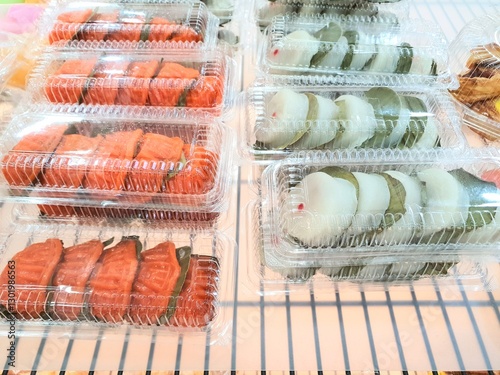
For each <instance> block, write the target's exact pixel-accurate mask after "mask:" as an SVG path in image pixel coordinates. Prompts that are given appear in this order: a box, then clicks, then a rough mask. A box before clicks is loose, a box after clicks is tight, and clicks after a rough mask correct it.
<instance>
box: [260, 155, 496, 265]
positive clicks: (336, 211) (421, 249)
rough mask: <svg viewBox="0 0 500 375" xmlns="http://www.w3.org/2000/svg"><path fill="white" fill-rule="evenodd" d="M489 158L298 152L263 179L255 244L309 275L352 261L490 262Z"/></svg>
mask: <svg viewBox="0 0 500 375" xmlns="http://www.w3.org/2000/svg"><path fill="white" fill-rule="evenodd" d="M498 156H499V154H498V151H497V150H491V149H489V150H488V149H485V150H482V151H476V152H473V151H466V152H464V151H460V150H430V151H419V152H405V151H399V150H396V151H392V152H386V151H383V150H366V151H357V152H342V153H340V152H339V153H330V152H309V153H298V154H297V155H294V156H293V157H291V158H289V159H285V160H283V161H280V162H276V163H274V164H272V165H271V166H269V167H268V168H267V169H266V170H265V171H264V173H263V175H262V196H263V203H262V223H263V224H262V225H263V228H264V229H263V241H264V246H265V247H266V245H267V244H271V245H270V246H272V249H273V251H274V252H275V254H274V257H275V258H276V259H281V260H285V261H290V262H295V265H299V264H300V265H302V267H308V268H309V267H333V266H337V265H339V264H342V262H352V260H353V259H354V258H355V259H357V260H359V261H364V260H365V259H372V258H378V257H392V256H411V257H415V258H416V259H421V260H422V261H426V259H427V257H432V256H434V255H439V256H440V257H441V259H445V258H446V257H449V258H450V259H451V260H454V259H455V258H456V257H457V256H459V255H470V256H477V257H479V256H481V255H484V256H495V255H496V256H498V246H499V243H500V216H499V215H500V213H499V212H500V190H499V189H498V188H497V185H499V186H500V184H499V180H500V179H499V176H500V165H499V162H498V160H499V159H498ZM495 184H497V185H495Z"/></svg>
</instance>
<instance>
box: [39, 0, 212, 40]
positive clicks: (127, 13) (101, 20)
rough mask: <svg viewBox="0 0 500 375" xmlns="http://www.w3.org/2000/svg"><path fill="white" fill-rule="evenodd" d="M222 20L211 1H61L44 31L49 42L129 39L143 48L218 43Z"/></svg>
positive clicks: (46, 16) (50, 13)
mask: <svg viewBox="0 0 500 375" xmlns="http://www.w3.org/2000/svg"><path fill="white" fill-rule="evenodd" d="M217 26H218V20H217V19H216V17H214V16H213V15H212V14H211V13H210V12H209V11H208V10H207V7H206V6H205V4H203V3H200V2H189V1H161V2H144V3H142V2H136V3H128V2H127V3H121V2H112V1H106V0H104V1H69V2H68V1H55V2H53V3H52V4H51V6H50V7H49V8H48V9H47V11H46V12H45V14H44V18H43V20H42V22H41V25H40V31H41V33H42V34H43V35H44V38H45V39H46V40H47V42H48V43H49V44H54V45H56V46H68V45H69V46H71V45H75V46H77V45H78V44H77V43H76V42H81V41H87V42H108V44H104V43H103V44H102V45H103V46H106V45H108V46H110V45H112V43H113V42H114V43H120V42H122V43H123V42H129V43H137V44H139V45H140V46H143V47H156V48H169V49H170V48H205V49H211V48H214V47H215V44H216V40H217Z"/></svg>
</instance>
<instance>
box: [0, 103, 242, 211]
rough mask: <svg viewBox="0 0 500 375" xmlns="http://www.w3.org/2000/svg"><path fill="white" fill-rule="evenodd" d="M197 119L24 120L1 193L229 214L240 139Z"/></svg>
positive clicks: (8, 156) (85, 116) (12, 128)
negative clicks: (236, 141)
mask: <svg viewBox="0 0 500 375" xmlns="http://www.w3.org/2000/svg"><path fill="white" fill-rule="evenodd" d="M190 121H191V122H187V121H181V120H166V119H163V118H161V117H155V116H153V115H151V116H150V117H147V116H144V113H143V116H137V114H136V115H135V116H134V114H133V113H131V112H130V111H123V112H122V113H113V112H112V111H110V112H108V113H105V112H102V111H101V112H100V113H99V114H92V113H90V112H84V113H79V114H72V115H69V114H67V113H65V112H61V113H28V114H24V115H19V116H17V117H15V118H14V119H13V120H12V122H11V124H10V125H9V127H8V128H7V130H6V132H5V133H4V135H3V140H2V144H1V146H0V147H1V154H2V157H1V162H0V169H1V170H2V177H1V179H0V181H1V185H2V186H1V190H2V194H3V195H4V198H5V199H12V200H15V201H18V202H24V203H36V204H39V205H41V207H50V206H51V205H59V206H70V207H71V206H83V207H95V208H101V209H102V208H114V209H123V210H125V211H126V209H138V210H163V211H174V212H175V211H179V212H197V211H201V212H221V211H224V210H225V208H226V207H227V202H226V201H227V199H226V198H227V194H228V190H229V186H230V184H231V177H232V175H231V173H228V171H229V170H231V165H232V164H231V163H232V157H231V152H232V150H233V149H234V143H233V142H234V139H233V138H234V137H233V134H232V132H231V131H230V129H228V128H226V127H225V126H223V125H221V124H219V123H218V122H216V121H214V120H212V119H210V118H207V119H206V120H201V119H196V118H194V119H192V120H190ZM42 211H45V210H42Z"/></svg>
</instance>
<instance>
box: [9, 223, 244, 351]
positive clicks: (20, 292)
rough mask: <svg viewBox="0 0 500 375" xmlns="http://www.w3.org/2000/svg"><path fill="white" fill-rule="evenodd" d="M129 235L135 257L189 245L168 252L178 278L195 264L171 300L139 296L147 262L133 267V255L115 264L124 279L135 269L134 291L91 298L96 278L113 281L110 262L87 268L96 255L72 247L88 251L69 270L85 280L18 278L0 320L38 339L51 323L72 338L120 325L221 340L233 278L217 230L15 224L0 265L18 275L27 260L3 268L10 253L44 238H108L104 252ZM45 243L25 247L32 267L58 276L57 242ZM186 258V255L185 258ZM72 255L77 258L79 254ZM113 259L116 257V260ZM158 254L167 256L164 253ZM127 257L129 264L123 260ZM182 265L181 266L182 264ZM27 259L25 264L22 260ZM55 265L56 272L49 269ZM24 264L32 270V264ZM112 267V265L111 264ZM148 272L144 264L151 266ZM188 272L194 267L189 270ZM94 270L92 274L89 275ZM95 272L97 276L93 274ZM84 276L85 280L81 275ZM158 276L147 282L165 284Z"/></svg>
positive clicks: (230, 250) (229, 253)
mask: <svg viewBox="0 0 500 375" xmlns="http://www.w3.org/2000/svg"><path fill="white" fill-rule="evenodd" d="M131 236H136V238H137V239H138V241H139V242H140V244H141V245H142V246H141V247H142V252H141V253H143V252H144V251H146V250H148V249H152V248H153V247H155V246H157V245H158V244H161V243H164V242H167V241H171V242H173V243H174V245H175V247H176V248H183V247H189V249H187V248H184V249H182V251H177V252H176V253H174V257H176V258H177V261H178V262H179V263H180V264H184V265H183V270H184V271H182V272H180V273H179V277H180V276H181V275H182V274H185V273H184V272H185V269H187V268H192V264H197V265H198V269H197V272H193V274H192V276H191V277H189V279H188V280H186V281H185V282H184V283H182V282H179V280H178V283H177V285H176V288H178V287H179V286H182V289H184V291H182V292H181V294H180V295H178V296H176V297H172V294H169V295H170V296H169V297H167V296H165V297H161V296H158V295H155V294H154V293H153V294H152V296H151V297H145V295H148V292H149V293H150V292H151V289H148V286H147V285H146V284H144V286H145V289H141V288H140V286H141V285H142V284H141V283H140V282H139V281H138V280H140V279H139V278H138V276H139V275H140V274H141V273H143V275H146V273H144V272H147V268H146V267H144V269H143V270H141V267H142V265H147V263H144V262H143V260H141V261H140V262H139V265H138V268H136V267H135V265H134V263H135V261H134V259H140V253H138V254H137V258H135V257H133V256H130V254H129V253H127V254H128V256H125V255H123V258H122V259H121V262H122V263H121V264H122V266H123V264H127V265H130V272H129V275H130V274H133V273H134V269H136V270H140V271H136V272H135V275H136V276H135V277H134V282H133V286H132V287H133V288H134V289H132V291H131V292H127V291H126V290H127V287H126V286H124V289H121V288H115V289H116V292H115V293H117V294H113V295H111V294H110V293H113V290H115V289H114V288H110V289H109V292H108V294H106V292H103V291H101V292H99V295H100V297H101V298H96V297H97V295H96V294H94V288H95V287H96V285H97V284H96V283H97V282H98V280H105V279H106V275H108V276H107V277H108V278H109V277H112V275H110V274H109V271H110V269H109V268H107V271H105V270H106V266H105V265H106V264H107V265H108V267H109V264H110V262H111V264H112V261H111V260H109V256H107V259H108V260H106V262H105V263H104V264H105V265H104V266H101V267H100V268H96V267H95V266H94V265H95V261H97V259H96V254H97V256H99V251H98V250H95V244H94V245H93V246H91V247H90V248H87V249H80V250H79V251H80V252H81V251H84V252H86V253H87V254H88V257H87V258H85V261H87V262H85V261H80V262H78V263H76V265H75V263H73V267H75V266H76V267H80V268H81V269H78V270H76V272H82V273H83V275H84V276H82V277H81V280H80V283H79V284H76V283H75V278H73V279H71V280H70V282H71V283H73V284H70V286H69V287H68V286H67V282H68V279H64V277H62V275H64V274H62V273H59V274H58V277H56V278H54V279H52V281H50V280H48V279H47V277H45V282H42V280H43V279H38V280H36V279H35V278H33V279H35V280H34V281H31V283H29V284H28V283H27V284H24V285H20V284H19V281H17V284H14V288H15V295H16V296H17V297H16V298H17V299H18V300H17V303H15V304H13V303H10V304H9V302H8V300H7V299H6V298H4V296H5V293H3V294H2V298H1V299H2V305H3V308H2V310H1V312H0V321H1V322H2V323H5V322H8V321H9V320H11V319H13V318H15V319H16V325H22V326H23V327H25V328H24V329H26V330H29V331H30V332H32V333H33V332H37V330H39V331H40V334H42V333H43V330H44V328H45V327H47V326H48V325H50V326H51V332H53V330H54V329H55V330H58V329H59V330H61V331H62V332H65V333H66V334H71V335H82V334H86V335H88V334H89V333H90V334H91V333H92V332H94V333H97V332H98V330H99V328H103V327H108V328H115V329H117V330H119V329H120V327H122V328H126V327H129V328H130V327H132V328H134V329H136V331H137V333H140V332H141V331H142V332H145V333H150V332H151V331H155V332H157V333H158V334H168V335H172V334H175V333H178V334H187V335H188V336H190V335H196V334H201V333H203V332H208V331H210V334H211V337H210V340H211V343H216V342H217V341H219V340H221V339H224V336H225V334H226V333H227V330H228V327H230V325H231V314H230V310H231V309H232V304H233V302H232V301H231V300H232V295H233V293H234V287H235V285H234V278H233V273H234V272H233V271H234V268H233V266H234V252H235V244H234V243H233V242H232V241H231V240H229V239H228V238H227V237H226V236H224V235H223V234H221V233H219V232H213V231H207V232H192V231H180V230H179V231H168V230H165V229H163V228H159V227H145V226H142V225H138V224H137V223H136V225H128V226H122V227H118V226H117V227H102V226H76V225H70V224H65V225H62V224H60V225H44V224H33V225H31V226H16V227H15V228H14V227H12V228H10V229H9V230H8V231H4V232H2V233H1V235H0V244H1V245H0V246H1V255H0V267H1V269H2V270H4V269H6V267H8V266H9V265H10V268H11V270H12V272H13V273H15V274H16V275H21V273H22V270H21V269H20V268H21V267H22V264H23V263H22V262H23V261H22V259H26V256H21V257H20V258H19V257H18V258H17V259H14V260H15V263H8V262H9V260H12V259H13V257H14V256H15V255H16V254H18V253H19V252H20V251H22V250H23V249H25V248H26V247H28V246H30V245H33V244H38V243H43V242H45V241H47V240H48V239H57V240H61V241H62V242H63V246H64V247H65V248H67V247H71V246H74V245H78V244H83V243H86V242H88V241H92V240H99V241H101V242H105V241H108V240H110V239H111V240H112V243H111V244H110V245H108V248H111V247H113V246H115V245H116V244H117V243H118V242H120V241H121V239H122V238H123V237H131ZM50 243H51V244H52V247H51V248H50V250H49V251H47V249H45V250H44V249H43V248H40V247H38V248H37V247H35V248H34V249H33V248H32V250H34V251H37V253H38V254H40V258H39V259H37V262H40V263H42V262H44V261H45V262H47V265H46V266H45V267H44V269H43V272H44V273H45V276H48V277H49V279H51V278H50V273H52V272H60V267H61V266H60V265H61V261H62V260H63V258H61V259H59V257H58V254H59V251H60V250H59V251H58V250H57V249H58V247H59V246H60V243H59V242H58V241H53V242H50ZM133 244H134V243H133V242H131V243H129V245H131V246H133ZM139 250H140V248H139ZM105 251H106V250H104V252H105ZM116 251H117V250H116V249H115V252H116ZM190 253H191V256H189V254H190ZM51 254H52V255H51ZM54 254H55V255H54ZM76 254H78V251H77V253H76ZM119 254H120V252H118V253H117V254H116V255H119ZM122 254H123V253H122ZM160 254H161V252H160ZM160 254H158V255H160ZM43 255H44V256H45V257H44V256H43ZM163 256H164V257H166V255H163ZM176 258H174V259H176ZM44 259H45V260H44ZM50 259H52V265H51V266H50V265H49V263H48V262H49V260H50ZM126 259H129V261H128V263H127V261H126ZM162 259H165V258H162ZM167 259H168V258H167ZM189 259H190V262H189V263H190V264H189V265H188V264H186V263H187V262H188V260H189ZM194 259H198V260H197V262H196V263H193V260H194ZM102 261H103V258H102V257H100V258H99V262H100V263H101V262H102ZM185 261H186V263H183V262H185ZM24 262H26V260H25V261H24ZM28 262H30V261H29V260H28ZM82 263H86V264H82ZM24 264H26V263H24ZM56 264H57V268H55V267H56ZM101 264H102V263H101ZM31 267H33V261H32V260H31ZM114 267H118V266H117V265H115V266H114ZM149 267H151V263H150V264H149ZM40 268H41V267H40ZM125 268H127V267H125ZM125 268H124V267H119V268H118V269H119V270H120V272H122V271H123V273H121V274H120V275H123V274H125ZM31 269H32V272H36V271H33V269H36V266H35V267H34V268H31ZM192 269H193V270H194V268H192ZM97 270H99V271H98V272H95V271H97ZM166 270H167V269H166ZM91 271H94V272H95V274H93V275H92V274H91ZM101 271H102V272H101ZM150 271H151V268H150ZM167 271H168V270H167ZM170 271H172V270H170ZM99 272H101V273H100V274H99ZM175 272H178V271H175ZM68 273H71V272H70V270H68ZM85 274H87V275H88V278H87V275H85ZM174 275H175V274H173V275H172V274H169V275H168V276H167V277H174ZM7 277H8V275H7V274H2V284H3V283H4V282H8V281H7V280H8V278H7ZM165 277H166V273H162V272H159V273H157V274H156V278H154V280H155V283H162V282H165V279H164V278H165ZM19 278H20V277H19ZM91 279H93V280H95V282H94V283H91V282H90V280H91ZM124 279H127V278H126V277H123V278H122V281H121V282H123V283H124V284H125V285H126V281H125V280H124ZM18 280H19V279H18ZM56 280H59V282H57V283H56ZM49 281H50V282H51V284H50V286H47V287H46V286H45V285H46V284H47V282H49ZM129 281H130V280H129ZM188 282H189V284H187V283H188ZM4 285H5V284H3V285H2V288H1V290H2V291H7V292H8V289H7V288H8V286H7V288H6V286H4ZM56 285H59V286H56ZM189 285H190V286H191V288H193V289H194V290H196V292H195V293H196V297H195V296H194V295H193V294H190V293H187V286H189ZM129 287H130V285H129ZM135 288H137V289H135ZM112 289H113V290H112ZM182 289H181V290H182ZM193 289H191V290H193ZM140 290H144V295H142V296H141V294H140V293H141V292H139V291H140ZM129 296H130V297H129ZM200 297H202V298H200ZM129 298H130V299H129ZM142 298H144V300H146V301H147V300H149V302H147V303H143V302H141V299H142ZM105 301H107V302H105ZM110 301H114V302H113V303H112V304H111V305H109V304H106V303H111V302H110ZM155 302H157V303H158V305H159V306H160V307H161V306H165V307H166V306H167V305H169V306H170V307H171V308H170V309H169V310H168V315H169V317H167V316H165V312H166V311H167V308H165V311H164V312H163V313H162V312H160V311H159V310H158V309H157V308H154V307H152V306H155ZM174 303H175V305H174ZM82 307H83V308H82ZM12 310H14V311H15V312H16V314H15V316H12V315H11V314H10V313H12V312H13V311H12ZM160 310H161V308H160ZM71 327H75V328H76V327H78V330H77V331H76V330H72V329H71Z"/></svg>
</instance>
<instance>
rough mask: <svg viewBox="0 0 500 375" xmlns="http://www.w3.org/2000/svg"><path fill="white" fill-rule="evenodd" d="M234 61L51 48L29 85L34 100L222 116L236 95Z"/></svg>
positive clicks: (218, 56) (202, 55)
mask: <svg viewBox="0 0 500 375" xmlns="http://www.w3.org/2000/svg"><path fill="white" fill-rule="evenodd" d="M234 74H235V69H234V61H233V60H232V59H231V58H229V57H227V56H225V55H224V54H222V53H221V52H220V51H212V52H196V53H187V52H186V53H174V52H168V53H161V52H154V53H153V52H151V51H149V52H148V51H136V52H134V53H133V52H130V53H118V52H116V53H104V52H97V51H82V52H51V53H48V54H45V55H44V56H42V58H41V59H40V61H39V64H38V65H37V67H36V68H35V70H34V73H33V74H32V76H31V79H30V82H29V83H28V91H29V92H30V94H31V95H32V98H31V99H32V102H34V103H53V104H69V105H88V106H111V105H115V106H150V107H163V108H181V109H182V110H184V111H185V112H188V113H197V112H200V111H202V112H210V113H212V114H214V115H219V114H221V113H222V112H223V111H224V110H225V109H227V108H229V107H230V106H231V103H232V101H233V96H234V82H235V77H234V76H233V75H234Z"/></svg>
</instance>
